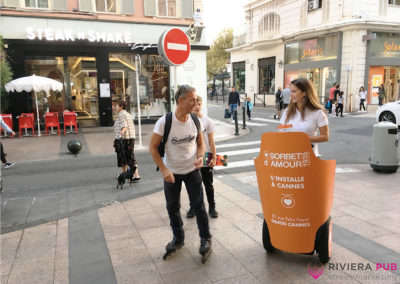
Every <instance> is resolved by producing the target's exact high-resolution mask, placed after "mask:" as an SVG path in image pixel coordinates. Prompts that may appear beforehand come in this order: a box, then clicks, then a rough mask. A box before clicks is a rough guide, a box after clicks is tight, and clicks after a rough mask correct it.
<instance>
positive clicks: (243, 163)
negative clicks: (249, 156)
mask: <svg viewBox="0 0 400 284" xmlns="http://www.w3.org/2000/svg"><path fill="white" fill-rule="evenodd" d="M248 166H254V161H253V160H245V161H238V162H228V166H226V167H224V166H216V167H214V169H216V170H223V169H233V168H242V167H248Z"/></svg>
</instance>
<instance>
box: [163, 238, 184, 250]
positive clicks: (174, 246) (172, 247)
mask: <svg viewBox="0 0 400 284" xmlns="http://www.w3.org/2000/svg"><path fill="white" fill-rule="evenodd" d="M184 245H185V242H184V241H183V240H181V241H178V240H177V239H176V238H175V237H174V238H173V239H172V241H170V242H169V243H168V244H167V246H166V247H165V249H166V250H167V251H174V250H177V249H180V248H182V247H183V246H184Z"/></svg>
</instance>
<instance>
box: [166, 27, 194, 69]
mask: <svg viewBox="0 0 400 284" xmlns="http://www.w3.org/2000/svg"><path fill="white" fill-rule="evenodd" d="M158 53H159V54H160V55H161V56H162V57H163V58H164V60H165V61H166V62H167V63H168V64H169V65H181V64H183V63H185V61H186V60H187V59H188V58H189V54H190V42H189V38H188V36H187V35H186V34H185V33H184V32H183V31H182V30H180V29H177V28H173V29H170V30H167V31H165V32H164V33H163V34H162V35H161V37H160V40H159V42H158Z"/></svg>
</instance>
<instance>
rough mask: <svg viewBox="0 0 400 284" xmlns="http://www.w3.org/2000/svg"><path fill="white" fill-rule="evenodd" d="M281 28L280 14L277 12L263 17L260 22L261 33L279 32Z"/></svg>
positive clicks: (259, 29)
mask: <svg viewBox="0 0 400 284" xmlns="http://www.w3.org/2000/svg"><path fill="white" fill-rule="evenodd" d="M279 29H280V16H279V15H278V14H276V13H269V14H267V15H265V16H264V17H262V18H261V20H260V22H259V24H258V31H259V33H260V34H264V33H278V32H279Z"/></svg>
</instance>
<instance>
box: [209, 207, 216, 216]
mask: <svg viewBox="0 0 400 284" xmlns="http://www.w3.org/2000/svg"><path fill="white" fill-rule="evenodd" d="M208 215H209V216H210V217H211V218H218V212H217V211H216V210H215V208H210V209H209V210H208Z"/></svg>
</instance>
